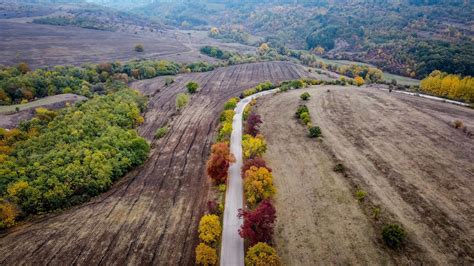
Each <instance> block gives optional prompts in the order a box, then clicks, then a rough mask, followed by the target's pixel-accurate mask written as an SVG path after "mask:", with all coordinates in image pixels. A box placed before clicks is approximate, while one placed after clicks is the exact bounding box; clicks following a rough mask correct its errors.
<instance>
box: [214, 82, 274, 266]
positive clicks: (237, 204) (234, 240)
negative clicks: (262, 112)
mask: <svg viewBox="0 0 474 266" xmlns="http://www.w3.org/2000/svg"><path fill="white" fill-rule="evenodd" d="M277 90H278V89H273V90H269V91H262V92H259V93H256V94H254V95H250V96H248V97H246V98H244V99H243V100H241V101H240V102H239V103H238V104H237V107H236V108H235V115H234V119H233V121H232V135H231V137H230V151H231V152H232V153H233V154H234V156H235V163H233V164H232V165H231V166H230V168H229V178H228V182H227V192H226V195H225V210H224V228H223V230H222V248H221V265H222V266H224V265H225V266H230V265H244V240H243V239H242V238H241V237H240V235H239V228H240V226H241V225H242V219H241V218H239V217H238V213H239V209H242V208H243V204H244V199H243V194H244V192H243V184H242V178H241V175H240V172H241V168H242V114H243V111H244V109H245V106H247V104H248V103H249V102H250V101H251V100H253V99H255V98H257V97H260V96H263V95H268V94H271V93H275V92H276V91H277Z"/></svg>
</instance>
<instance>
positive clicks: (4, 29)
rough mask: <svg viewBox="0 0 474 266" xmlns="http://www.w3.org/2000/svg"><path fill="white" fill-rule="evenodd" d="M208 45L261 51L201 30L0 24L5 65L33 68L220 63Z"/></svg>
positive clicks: (0, 49)
mask: <svg viewBox="0 0 474 266" xmlns="http://www.w3.org/2000/svg"><path fill="white" fill-rule="evenodd" d="M136 44H143V46H144V47H145V51H144V52H142V53H138V52H135V51H134V47H135V45H136ZM204 45H215V46H219V47H222V48H223V49H226V50H230V51H239V52H242V53H254V51H255V47H250V46H246V45H241V44H226V43H221V42H218V41H216V40H213V39H211V38H209V37H207V35H206V34H205V33H203V32H197V31H185V32H184V31H178V30H162V31H157V32H153V33H152V32H147V33H143V32H140V34H133V33H127V32H112V31H101V30H92V29H83V28H78V27H71V26H52V25H40V24H32V23H18V22H12V21H9V20H0V64H4V65H15V64H18V63H21V62H26V63H28V64H29V65H30V66H31V67H33V68H38V67H45V66H48V67H51V66H55V65H75V66H78V65H81V64H83V63H99V62H112V61H116V60H119V61H127V60H132V59H141V58H146V59H164V60H173V61H177V62H194V61H207V62H216V61H217V60H216V59H214V58H211V57H208V56H205V55H202V54H200V52H199V49H200V47H202V46H204Z"/></svg>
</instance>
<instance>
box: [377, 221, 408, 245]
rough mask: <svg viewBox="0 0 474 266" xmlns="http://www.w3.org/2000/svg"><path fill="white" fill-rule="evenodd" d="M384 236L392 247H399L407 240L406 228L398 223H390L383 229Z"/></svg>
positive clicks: (386, 242) (385, 240)
mask: <svg viewBox="0 0 474 266" xmlns="http://www.w3.org/2000/svg"><path fill="white" fill-rule="evenodd" d="M382 238H383V240H384V242H385V244H387V246H389V247H391V248H399V247H401V246H402V245H403V242H404V240H405V230H404V229H403V228H402V227H401V226H399V225H397V224H388V225H386V226H384V227H383V229H382Z"/></svg>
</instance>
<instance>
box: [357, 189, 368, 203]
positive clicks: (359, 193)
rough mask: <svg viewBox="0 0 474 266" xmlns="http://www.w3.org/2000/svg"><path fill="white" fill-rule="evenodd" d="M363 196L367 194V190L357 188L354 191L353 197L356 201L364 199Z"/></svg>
mask: <svg viewBox="0 0 474 266" xmlns="http://www.w3.org/2000/svg"><path fill="white" fill-rule="evenodd" d="M365 196H367V192H365V191H363V190H360V189H359V190H357V191H356V193H355V197H356V199H357V200H358V201H363V200H364V199H365Z"/></svg>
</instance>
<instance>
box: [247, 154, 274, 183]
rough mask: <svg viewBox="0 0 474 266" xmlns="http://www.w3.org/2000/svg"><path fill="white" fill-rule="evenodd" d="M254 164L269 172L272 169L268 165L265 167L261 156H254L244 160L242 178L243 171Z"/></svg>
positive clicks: (265, 164)
mask: <svg viewBox="0 0 474 266" xmlns="http://www.w3.org/2000/svg"><path fill="white" fill-rule="evenodd" d="M252 166H255V167H257V168H260V167H265V168H267V169H268V171H269V172H271V171H272V169H271V168H270V167H267V163H266V162H265V160H264V159H263V158H261V157H255V158H252V159H248V160H245V162H244V165H243V166H242V178H244V177H245V171H247V170H249V169H250V167H252Z"/></svg>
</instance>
